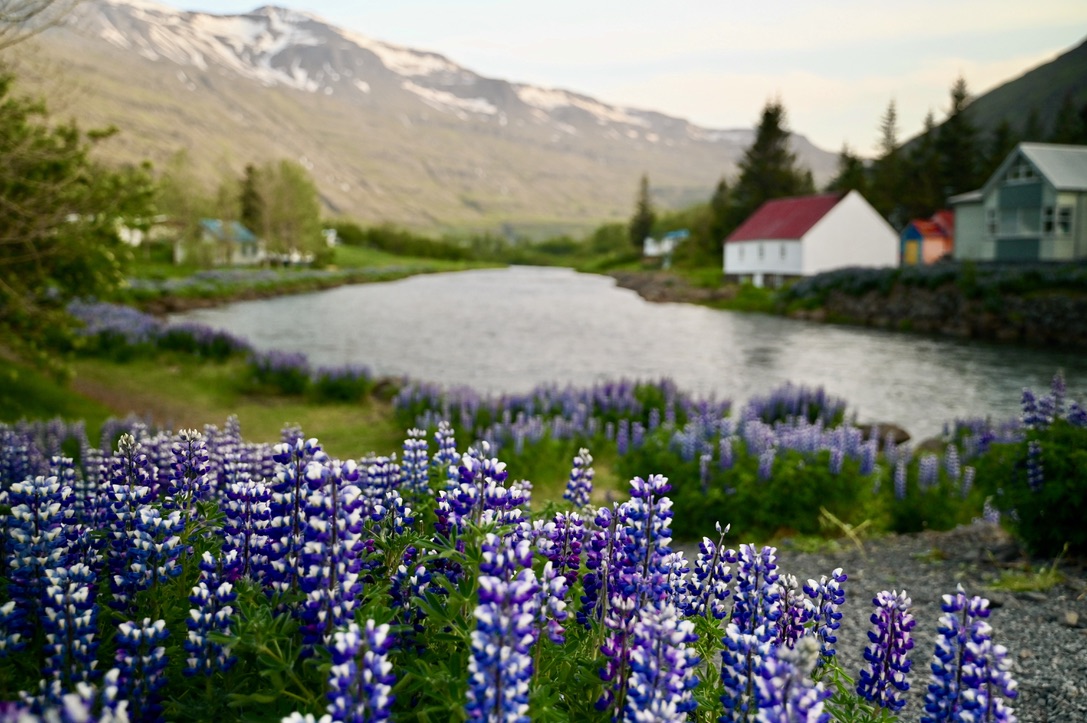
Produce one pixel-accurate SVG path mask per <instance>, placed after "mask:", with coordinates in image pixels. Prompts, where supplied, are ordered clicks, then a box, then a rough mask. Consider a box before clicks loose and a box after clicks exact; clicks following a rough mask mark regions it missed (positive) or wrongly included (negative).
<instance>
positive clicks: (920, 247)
mask: <svg viewBox="0 0 1087 723" xmlns="http://www.w3.org/2000/svg"><path fill="white" fill-rule="evenodd" d="M954 248H955V214H954V212H952V211H948V210H943V211H937V212H936V213H934V214H933V215H932V217H931V218H915V219H914V220H912V221H910V222H909V223H908V224H906V228H904V229H902V249H901V251H900V253H901V258H902V265H903V266H921V265H927V264H931V263H935V262H936V261H939V260H941V259H944V258H950V257H951V254H952V252H953V250H954Z"/></svg>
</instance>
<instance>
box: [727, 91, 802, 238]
mask: <svg viewBox="0 0 1087 723" xmlns="http://www.w3.org/2000/svg"><path fill="white" fill-rule="evenodd" d="M789 137H790V136H789V130H788V128H787V127H786V117H785V107H784V106H783V105H782V104H781V101H777V100H774V101H770V102H769V103H767V104H766V107H765V108H764V109H763V111H762V119H761V120H760V121H759V127H758V130H757V132H756V135H755V142H754V143H753V144H751V147H750V148H748V149H747V151H746V152H745V153H744V157H743V159H742V160H741V161H740V178H739V180H738V181H737V182H736V185H735V187H734V188H733V189H732V203H731V208H730V210H729V212H728V221H729V222H728V224H727V225H726V231H727V232H729V233H731V232H732V230H733V229H735V228H736V227H737V226H738V225H740V224H741V223H743V221H744V219H746V218H747V217H748V216H750V215H751V214H752V213H753V212H754V211H755V209H757V208H758V207H759V206H761V205H762V204H763V203H765V202H766V201H769V200H771V199H774V198H783V197H787V196H799V195H803V194H806V193H811V192H812V191H813V190H814V186H813V183H812V180H811V172H810V171H807V172H806V169H802V168H800V167H799V166H798V165H797V161H796V154H794V153H793V152H792V151H791V150H789Z"/></svg>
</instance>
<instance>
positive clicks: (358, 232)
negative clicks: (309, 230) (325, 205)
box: [332, 221, 473, 261]
mask: <svg viewBox="0 0 1087 723" xmlns="http://www.w3.org/2000/svg"><path fill="white" fill-rule="evenodd" d="M332 227H333V228H334V229H336V234H337V236H338V238H339V240H340V243H342V244H345V245H348V246H365V247H368V248H373V249H379V250H381V251H386V252H388V253H391V254H396V255H398V256H415V257H418V258H427V259H444V260H447V261H466V260H468V259H471V258H472V257H473V255H472V253H471V251H470V250H469V249H467V248H465V247H464V246H462V245H460V244H458V243H454V242H452V241H449V240H435V239H432V238H429V237H427V236H420V235H418V234H415V233H412V232H410V231H406V230H404V229H400V228H397V227H395V226H393V225H391V224H384V225H381V226H371V227H369V228H362V227H360V226H359V225H358V224H356V223H353V222H351V221H338V222H336V223H334V224H332Z"/></svg>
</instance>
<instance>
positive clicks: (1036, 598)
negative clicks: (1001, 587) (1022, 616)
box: [1019, 590, 1049, 603]
mask: <svg viewBox="0 0 1087 723" xmlns="http://www.w3.org/2000/svg"><path fill="white" fill-rule="evenodd" d="M1019 597H1021V598H1023V599H1024V600H1029V601H1030V602H1036V603H1044V602H1045V601H1046V600H1048V599H1049V598H1047V597H1046V594H1045V593H1044V592H1038V591H1037V590H1028V591H1027V592H1024V593H1020V594H1019Z"/></svg>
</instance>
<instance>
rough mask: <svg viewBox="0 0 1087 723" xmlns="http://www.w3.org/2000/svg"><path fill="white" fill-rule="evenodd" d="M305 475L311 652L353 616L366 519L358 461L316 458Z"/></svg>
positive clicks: (304, 579)
mask: <svg viewBox="0 0 1087 723" xmlns="http://www.w3.org/2000/svg"><path fill="white" fill-rule="evenodd" d="M304 476H305V479H306V487H307V492H308V494H307V498H306V505H305V515H306V520H305V526H304V528H303V532H302V535H303V539H304V544H303V545H302V548H301V550H300V552H299V565H300V570H299V580H298V583H299V589H300V590H301V591H302V592H303V593H305V595H306V599H305V601H303V603H302V605H301V607H300V608H299V609H298V611H297V614H298V617H299V619H300V622H301V629H302V642H303V645H304V646H305V652H306V653H307V654H308V653H309V652H311V651H312V648H313V647H314V646H317V645H321V644H327V643H328V636H329V635H331V634H332V631H333V630H334V629H337V628H342V627H344V626H345V625H347V623H348V622H349V621H350V620H352V619H353V616H354V609H355V607H356V606H357V604H358V597H359V593H360V591H361V581H360V571H361V569H362V563H361V560H360V558H361V557H363V548H364V541H363V539H362V538H363V536H362V529H363V524H364V521H363V516H362V513H363V500H362V492H361V490H360V489H359V488H358V486H357V485H356V484H355V482H356V481H357V480H358V479H359V471H358V467H357V465H356V464H355V462H354V461H351V460H348V461H347V462H340V461H338V460H334V461H332V462H331V463H322V462H318V461H316V460H314V461H311V462H310V463H309V464H307V465H306V470H305V472H304Z"/></svg>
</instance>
